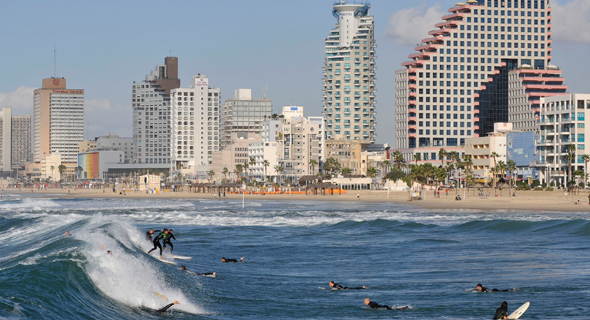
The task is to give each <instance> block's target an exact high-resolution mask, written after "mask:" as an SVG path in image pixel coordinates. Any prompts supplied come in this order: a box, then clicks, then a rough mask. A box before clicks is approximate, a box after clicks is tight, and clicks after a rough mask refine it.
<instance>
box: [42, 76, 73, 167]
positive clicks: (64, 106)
mask: <svg viewBox="0 0 590 320" xmlns="http://www.w3.org/2000/svg"><path fill="white" fill-rule="evenodd" d="M33 96H34V104H33V107H34V112H33V135H34V139H33V162H34V165H33V167H36V168H39V165H38V164H40V163H41V161H42V160H43V159H44V158H46V157H48V156H50V155H52V154H56V153H59V154H60V162H61V163H63V164H64V165H65V166H66V167H67V168H68V169H67V171H66V172H65V174H66V175H72V174H75V173H76V168H77V167H78V165H77V161H78V150H79V149H78V144H79V143H80V142H82V141H83V140H84V90H82V89H67V88H66V79H65V78H47V79H43V86H42V88H41V89H37V90H35V91H34V93H33ZM50 162H52V163H53V162H54V161H53V160H52V161H50ZM61 163H60V164H61ZM35 164H36V165H35ZM40 169H41V171H42V172H43V171H44V169H43V165H41V168H40ZM52 177H55V175H52Z"/></svg>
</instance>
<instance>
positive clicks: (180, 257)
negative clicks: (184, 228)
mask: <svg viewBox="0 0 590 320" xmlns="http://www.w3.org/2000/svg"><path fill="white" fill-rule="evenodd" d="M171 256H172V258H174V259H179V260H190V259H192V258H193V257H185V256H177V255H175V254H173V255H171Z"/></svg>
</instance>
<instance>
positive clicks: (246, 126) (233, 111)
mask: <svg viewBox="0 0 590 320" xmlns="http://www.w3.org/2000/svg"><path fill="white" fill-rule="evenodd" d="M271 115H272V101H271V100H270V99H267V98H266V96H265V97H264V99H252V90H251V89H237V90H236V91H235V96H234V98H228V99H226V100H225V103H224V104H223V105H222V106H221V115H220V124H219V126H220V135H221V137H220V144H221V149H223V148H225V147H227V146H228V145H229V144H231V143H232V137H233V134H256V135H260V132H261V131H262V122H263V121H264V120H265V119H267V118H270V117H271Z"/></svg>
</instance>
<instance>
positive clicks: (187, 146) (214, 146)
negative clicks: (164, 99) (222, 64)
mask: <svg viewBox="0 0 590 320" xmlns="http://www.w3.org/2000/svg"><path fill="white" fill-rule="evenodd" d="M171 97H172V100H171V109H172V114H171V116H170V118H171V124H172V151H171V153H172V154H171V156H172V158H171V159H172V169H174V170H180V169H191V170H192V171H193V172H196V171H200V172H203V171H206V172H208V171H209V165H211V159H212V158H211V157H212V154H213V152H214V151H217V150H219V113H220V105H219V102H220V101H221V90H220V89H219V88H212V87H210V86H209V78H208V77H207V76H205V75H200V74H199V75H196V76H194V77H193V79H192V83H191V87H190V89H180V88H179V89H173V90H172V93H171ZM205 175H206V173H205Z"/></svg>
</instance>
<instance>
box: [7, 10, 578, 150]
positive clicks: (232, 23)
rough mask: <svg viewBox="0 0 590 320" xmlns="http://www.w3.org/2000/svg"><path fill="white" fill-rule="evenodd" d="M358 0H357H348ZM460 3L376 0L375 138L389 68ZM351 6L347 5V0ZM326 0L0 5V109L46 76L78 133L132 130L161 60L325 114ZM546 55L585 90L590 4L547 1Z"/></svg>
mask: <svg viewBox="0 0 590 320" xmlns="http://www.w3.org/2000/svg"><path fill="white" fill-rule="evenodd" d="M356 1H357V2H359V0H356ZM457 1H458V0H454V1H451V0H404V1H402V0H373V1H370V3H371V9H370V11H369V12H370V14H371V15H373V16H374V17H375V36H376V42H377V46H378V47H377V49H376V52H377V63H376V66H377V70H376V74H377V83H376V88H377V94H376V96H377V113H378V114H377V142H378V143H390V145H392V144H393V142H394V134H395V131H394V124H395V70H399V69H402V67H401V63H403V62H405V61H407V60H409V59H408V58H407V56H408V55H409V54H412V53H413V52H414V51H413V50H414V49H413V48H414V47H415V45H416V44H417V43H419V42H420V41H421V39H424V38H427V37H428V36H427V33H428V31H430V30H433V29H435V28H434V24H436V23H438V22H440V21H441V20H440V18H441V17H442V16H443V15H445V14H446V12H447V10H448V9H449V8H451V7H452V6H454V4H455V3H456V2H457ZM348 2H354V0H349V1H348ZM333 3H334V1H332V0H297V1H284V0H208V1H203V0H192V1H182V0H175V1H151V0H145V1H109V0H105V1H59V0H56V1H0V30H3V31H4V32H3V34H2V37H1V38H0V39H1V40H0V41H1V49H0V74H2V76H1V77H0V108H3V107H7V106H11V107H12V108H13V114H14V115H26V114H32V109H33V107H32V106H33V95H32V93H33V90H34V89H36V88H39V87H40V86H41V80H42V79H43V78H49V77H52V76H53V75H54V49H56V51H57V59H56V61H57V64H56V65H57V67H56V76H58V77H65V78H66V79H67V84H68V88H71V89H84V90H85V100H86V101H85V109H86V110H85V119H86V123H87V124H88V125H87V128H86V132H87V133H86V139H93V138H94V137H96V136H99V135H106V134H108V133H118V134H119V135H121V136H131V135H132V129H133V124H132V109H131V85H132V83H133V81H143V80H144V78H145V75H147V74H149V73H150V72H151V71H152V70H153V69H154V68H155V66H156V65H158V64H163V63H164V58H165V57H166V56H169V55H172V56H176V57H178V59H179V77H180V80H181V86H182V87H185V88H188V87H189V86H190V79H191V77H192V76H193V75H196V74H199V73H200V74H205V75H207V76H208V77H209V84H210V85H211V86H215V87H219V88H221V92H222V98H223V100H225V99H226V98H231V97H233V96H234V90H235V89H238V88H250V89H252V95H253V98H263V96H264V90H265V89H267V97H268V98H270V99H272V101H273V111H274V112H275V113H279V112H280V110H281V108H282V106H286V105H298V106H303V107H304V108H305V115H306V116H319V115H321V110H322V104H321V99H322V92H321V90H322V71H321V68H322V66H323V62H324V51H323V50H324V40H325V38H326V37H327V36H328V35H329V33H330V30H331V29H332V28H333V27H334V26H335V24H336V22H337V21H336V19H335V18H334V17H333V16H332V5H333ZM552 7H553V29H554V32H553V38H554V42H553V53H554V54H553V62H552V64H554V65H557V66H559V67H560V68H561V70H563V73H564V76H565V78H566V84H567V85H569V91H570V92H578V93H590V81H588V80H587V77H586V75H588V74H590V64H588V63H586V62H587V57H588V55H589V54H590V0H559V1H557V0H553V1H552Z"/></svg>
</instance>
